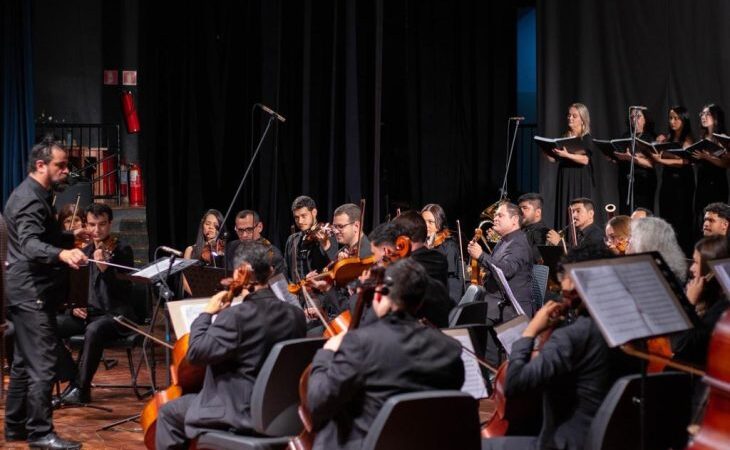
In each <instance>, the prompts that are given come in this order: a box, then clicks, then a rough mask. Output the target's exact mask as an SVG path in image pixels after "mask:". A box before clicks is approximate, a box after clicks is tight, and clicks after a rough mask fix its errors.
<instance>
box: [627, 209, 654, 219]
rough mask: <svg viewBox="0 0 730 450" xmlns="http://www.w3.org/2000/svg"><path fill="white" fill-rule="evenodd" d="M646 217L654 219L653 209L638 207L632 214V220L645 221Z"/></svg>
mask: <svg viewBox="0 0 730 450" xmlns="http://www.w3.org/2000/svg"><path fill="white" fill-rule="evenodd" d="M645 217H654V212H653V211H652V210H651V209H647V208H642V207H638V208H636V209H634V211H633V212H632V213H631V220H634V219H643V218H645Z"/></svg>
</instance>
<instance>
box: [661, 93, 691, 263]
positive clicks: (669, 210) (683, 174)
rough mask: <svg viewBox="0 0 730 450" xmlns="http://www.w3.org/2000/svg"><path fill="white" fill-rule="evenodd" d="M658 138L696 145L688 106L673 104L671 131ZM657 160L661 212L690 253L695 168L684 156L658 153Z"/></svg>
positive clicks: (687, 252) (671, 109) (679, 143)
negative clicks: (672, 156)
mask: <svg viewBox="0 0 730 450" xmlns="http://www.w3.org/2000/svg"><path fill="white" fill-rule="evenodd" d="M657 141H659V142H663V141H668V142H676V143H677V144H678V145H680V146H681V147H682V148H685V147H689V146H690V145H692V143H693V142H694V138H693V137H692V125H691V124H690V121H689V114H688V113H687V109H686V108H685V107H683V106H673V107H671V108H670V109H669V132H668V134H667V135H660V136H659V137H658V138H657ZM654 161H655V162H657V163H659V164H662V165H663V170H662V183H661V189H660V190H659V215H660V216H661V217H662V218H664V219H665V220H666V221H667V222H669V223H670V224H672V227H674V230H675V231H676V232H677V239H678V240H679V245H680V246H681V247H682V249H683V250H684V251H685V253H686V254H689V253H690V250H691V248H692V243H693V235H694V232H693V225H694V221H693V220H692V217H693V210H692V199H693V198H694V190H695V179H694V172H693V170H692V167H691V166H690V164H689V163H688V162H687V161H686V160H684V159H681V158H677V159H671V158H668V157H665V156H663V155H661V156H660V155H655V156H654Z"/></svg>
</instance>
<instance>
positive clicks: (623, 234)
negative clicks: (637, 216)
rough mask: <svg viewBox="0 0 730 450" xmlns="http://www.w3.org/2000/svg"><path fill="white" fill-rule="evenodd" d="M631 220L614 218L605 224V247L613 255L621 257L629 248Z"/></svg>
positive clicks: (628, 218)
mask: <svg viewBox="0 0 730 450" xmlns="http://www.w3.org/2000/svg"><path fill="white" fill-rule="evenodd" d="M630 233H631V218H630V217H629V216H616V217H613V218H611V220H609V221H608V223H607V224H606V247H608V249H609V250H611V253H613V254H614V255H623V254H625V253H626V248H627V247H628V246H629V238H630V237H631V234H630Z"/></svg>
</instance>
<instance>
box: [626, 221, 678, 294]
mask: <svg viewBox="0 0 730 450" xmlns="http://www.w3.org/2000/svg"><path fill="white" fill-rule="evenodd" d="M630 234H631V239H630V240H629V245H628V246H627V248H626V254H628V255H631V254H636V253H644V252H659V254H661V255H662V258H664V261H665V262H666V263H667V265H668V266H669V268H670V269H671V271H672V273H674V275H675V276H676V277H677V279H678V280H679V281H680V282H682V283H684V281H685V280H686V278H687V260H686V258H685V257H684V253H683V252H682V249H681V247H680V246H679V243H678V242H677V235H676V234H675V233H674V229H673V228H672V226H671V225H670V224H669V223H668V222H667V221H666V220H664V219H662V218H659V217H646V218H644V219H641V220H632V221H631V233H630Z"/></svg>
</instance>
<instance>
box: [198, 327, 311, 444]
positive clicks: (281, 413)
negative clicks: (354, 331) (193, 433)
mask: <svg viewBox="0 0 730 450" xmlns="http://www.w3.org/2000/svg"><path fill="white" fill-rule="evenodd" d="M324 342H325V340H324V339H322V338H304V339H292V340H289V341H284V342H279V343H278V344H276V345H275V346H274V348H272V349H271V353H269V356H268V357H267V358H266V361H265V362H264V365H263V366H262V367H261V371H260V372H259V375H258V377H256V382H255V383H254V386H253V392H252V393H251V421H252V423H253V428H254V431H255V432H256V433H258V434H259V436H243V435H239V434H234V433H230V432H225V431H217V430H216V431H213V430H211V431H209V432H207V433H204V434H202V435H200V436H199V437H198V440H197V448H198V449H209V450H226V449H230V450H248V449H250V450H275V449H284V448H286V447H287V445H288V443H289V440H290V439H291V438H292V437H294V436H295V435H297V434H298V433H299V432H300V431H301V430H302V427H303V426H302V422H301V421H300V420H299V414H298V412H297V408H298V406H299V378H300V376H301V374H302V372H304V369H305V368H306V367H307V366H308V365H309V364H310V363H311V361H312V358H313V357H314V354H315V353H316V352H317V350H318V349H320V348H321V347H322V345H323V344H324Z"/></svg>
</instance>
